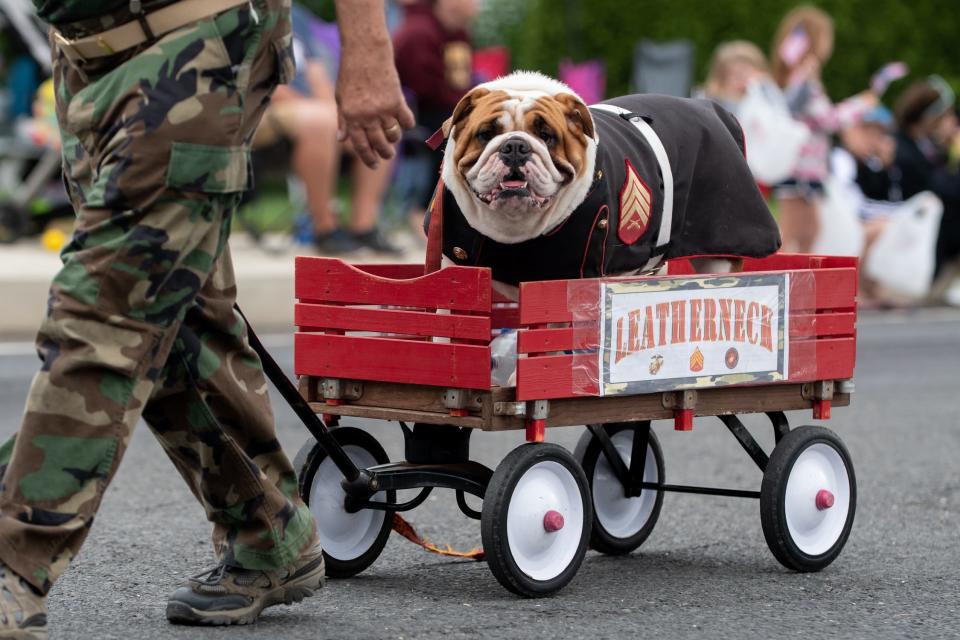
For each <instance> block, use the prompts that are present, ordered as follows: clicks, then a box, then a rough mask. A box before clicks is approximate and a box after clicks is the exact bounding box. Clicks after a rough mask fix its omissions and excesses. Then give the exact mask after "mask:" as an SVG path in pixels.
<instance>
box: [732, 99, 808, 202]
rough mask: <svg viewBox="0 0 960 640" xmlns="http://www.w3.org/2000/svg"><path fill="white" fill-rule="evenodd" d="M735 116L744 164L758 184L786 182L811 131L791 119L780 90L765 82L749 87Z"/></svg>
mask: <svg viewBox="0 0 960 640" xmlns="http://www.w3.org/2000/svg"><path fill="white" fill-rule="evenodd" d="M735 115H736V116H737V119H738V120H739V121H740V126H741V127H743V135H744V138H745V139H746V142H747V164H748V165H749V166H750V171H751V172H752V173H753V177H754V178H755V179H756V180H757V182H762V183H763V184H766V185H775V184H777V183H778V182H781V181H783V180H786V179H787V178H789V177H790V173H791V172H792V171H793V168H794V166H795V165H796V164H797V157H798V156H799V155H800V148H801V147H802V146H803V145H804V143H806V141H807V140H808V139H809V138H810V129H808V128H807V125H805V124H803V123H802V122H798V121H796V120H794V119H793V118H792V117H791V116H790V111H789V110H788V109H787V103H786V100H785V99H784V97H783V93H782V92H781V91H780V89H779V88H777V86H776V85H774V84H773V83H771V82H767V81H760V82H753V83H751V84H750V86H748V87H747V94H746V96H744V98H743V100H742V101H741V102H740V105H739V106H738V107H737V113H736V114H735Z"/></svg>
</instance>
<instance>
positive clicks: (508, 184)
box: [502, 180, 527, 189]
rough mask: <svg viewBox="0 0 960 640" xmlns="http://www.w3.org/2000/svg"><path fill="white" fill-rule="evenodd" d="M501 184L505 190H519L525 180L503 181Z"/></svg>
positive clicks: (524, 183)
mask: <svg viewBox="0 0 960 640" xmlns="http://www.w3.org/2000/svg"><path fill="white" fill-rule="evenodd" d="M502 184H503V186H504V188H506V189H521V188H523V187H524V185H526V184H527V182H526V180H504V181H503V182H502Z"/></svg>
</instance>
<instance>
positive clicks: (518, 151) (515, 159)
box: [500, 138, 533, 167]
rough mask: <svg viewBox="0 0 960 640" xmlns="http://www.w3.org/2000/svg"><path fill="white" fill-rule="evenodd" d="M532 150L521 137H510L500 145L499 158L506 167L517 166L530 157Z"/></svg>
mask: <svg viewBox="0 0 960 640" xmlns="http://www.w3.org/2000/svg"><path fill="white" fill-rule="evenodd" d="M531 153H533V150H532V149H531V148H530V144H529V143H528V142H527V141H526V140H524V139H523V138H510V139H509V140H507V141H506V142H504V143H503V144H502V145H500V159H501V160H503V163H504V164H505V165H507V166H508V167H519V166H521V165H523V163H524V162H526V161H527V160H529V159H530V154H531Z"/></svg>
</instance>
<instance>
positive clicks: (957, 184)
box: [894, 76, 960, 302]
mask: <svg viewBox="0 0 960 640" xmlns="http://www.w3.org/2000/svg"><path fill="white" fill-rule="evenodd" d="M955 102H956V100H955V96H954V92H953V89H951V88H950V85H948V84H947V83H946V82H945V81H944V80H943V78H941V77H940V76H930V77H929V78H927V79H926V80H920V81H917V82H915V83H913V84H912V85H910V86H909V87H907V89H906V90H905V91H904V92H903V94H901V96H900V98H899V99H898V100H897V103H896V105H895V108H894V114H895V115H896V119H897V124H898V125H899V127H900V131H899V133H898V134H897V151H896V159H895V162H896V165H897V167H898V169H899V170H900V172H901V175H902V178H901V182H900V184H901V185H902V189H903V197H904V198H909V197H911V196H913V195H914V194H916V193H919V192H921V191H932V192H933V193H935V194H936V195H937V196H939V198H940V199H941V200H942V201H943V217H942V218H941V219H940V232H939V234H938V236H937V248H936V267H935V271H934V284H933V287H932V288H931V293H930V297H931V301H932V302H941V301H942V300H943V298H944V296H945V295H946V292H947V290H948V288H949V287H950V285H951V284H952V283H953V281H954V280H955V279H956V278H957V277H958V276H960V172H958V170H957V161H958V158H960V125H958V121H957V114H956V111H955Z"/></svg>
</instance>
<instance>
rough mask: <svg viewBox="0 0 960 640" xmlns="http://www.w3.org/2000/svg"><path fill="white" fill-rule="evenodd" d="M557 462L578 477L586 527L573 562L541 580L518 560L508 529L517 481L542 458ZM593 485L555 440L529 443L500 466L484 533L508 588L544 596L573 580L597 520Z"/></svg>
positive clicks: (490, 489)
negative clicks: (591, 486) (594, 514)
mask: <svg viewBox="0 0 960 640" xmlns="http://www.w3.org/2000/svg"><path fill="white" fill-rule="evenodd" d="M548 461H549V462H556V463H558V464H560V465H561V466H563V467H564V468H565V469H566V470H567V471H569V472H570V474H571V475H572V476H573V477H574V479H575V480H576V482H577V486H578V488H579V490H580V498H581V503H582V505H583V527H582V531H581V534H580V540H579V543H578V547H577V550H576V552H575V553H574V556H573V559H572V560H571V561H570V564H569V565H567V567H566V568H565V569H564V570H563V571H562V572H561V573H560V574H559V575H557V576H556V577H554V578H551V579H549V580H537V579H534V578H532V577H530V576H529V575H527V574H526V573H524V572H523V571H522V570H521V569H520V567H518V566H517V563H516V562H515V561H514V558H513V554H512V552H511V551H510V543H509V539H508V533H507V513H508V509H509V507H510V499H511V497H512V495H513V491H514V489H515V488H516V486H517V482H518V481H519V480H520V478H521V477H522V476H523V474H524V473H526V472H527V471H528V470H529V469H530V468H531V467H533V466H534V465H536V464H539V463H541V462H548ZM588 492H589V487H588V485H587V478H586V476H585V475H584V473H583V469H582V468H580V465H579V464H578V463H577V461H576V460H575V459H574V457H573V456H572V455H571V454H570V452H569V451H567V450H566V449H564V448H563V447H560V446H557V445H555V444H543V443H527V444H523V445H520V446H519V447H517V448H516V449H514V450H513V451H511V452H510V453H509V454H508V455H507V457H506V458H504V459H503V461H502V462H501V463H500V464H499V465H498V466H497V468H496V469H495V470H494V472H493V477H492V478H491V479H490V484H489V485H488V486H487V491H486V495H485V496H484V498H483V514H482V517H481V519H480V534H481V539H482V540H483V549H484V551H485V552H486V557H487V564H488V566H489V567H490V571H491V572H492V573H493V575H494V576H495V577H496V579H497V580H498V581H499V582H500V584H502V585H503V586H504V587H505V588H506V589H508V590H509V591H512V592H513V593H515V594H517V595H521V596H525V597H527V598H542V597H544V596H549V595H552V594H553V593H556V592H557V591H559V590H560V589H562V588H563V587H565V586H566V585H567V584H569V583H570V581H571V580H573V578H574V576H576V574H577V571H578V570H579V569H580V565H581V564H582V563H583V558H584V556H585V555H586V553H587V542H588V540H589V537H590V527H591V523H592V522H593V513H592V505H591V502H590V498H589V493H588Z"/></svg>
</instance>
